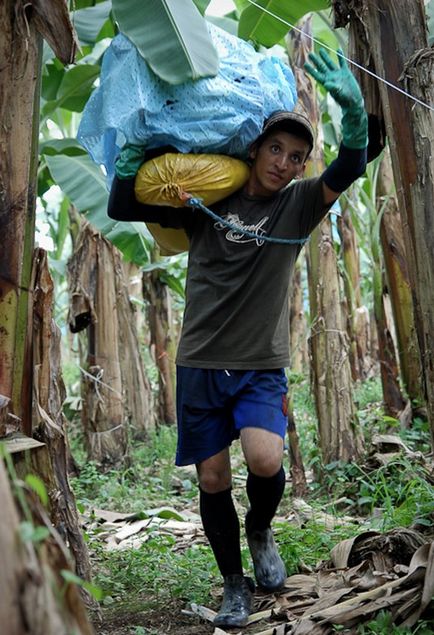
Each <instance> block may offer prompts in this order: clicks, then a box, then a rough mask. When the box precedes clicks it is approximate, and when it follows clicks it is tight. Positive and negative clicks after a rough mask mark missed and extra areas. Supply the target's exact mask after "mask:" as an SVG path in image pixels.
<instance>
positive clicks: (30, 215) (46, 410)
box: [0, 0, 91, 633]
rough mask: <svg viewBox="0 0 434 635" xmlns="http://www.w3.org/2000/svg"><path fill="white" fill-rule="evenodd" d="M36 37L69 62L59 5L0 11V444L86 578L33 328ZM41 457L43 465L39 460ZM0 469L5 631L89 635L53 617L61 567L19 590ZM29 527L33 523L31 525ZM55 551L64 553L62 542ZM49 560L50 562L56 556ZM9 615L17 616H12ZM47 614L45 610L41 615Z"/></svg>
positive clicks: (67, 619) (28, 558)
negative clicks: (34, 479) (40, 496)
mask: <svg viewBox="0 0 434 635" xmlns="http://www.w3.org/2000/svg"><path fill="white" fill-rule="evenodd" d="M42 37H44V38H45V39H46V40H47V41H48V42H49V43H50V46H51V47H52V48H53V50H54V51H56V54H57V56H58V58H59V60H62V62H63V63H70V62H72V60H73V57H74V52H75V45H76V42H75V38H74V31H73V28H72V25H71V22H70V19H69V14H68V10H67V6H66V3H65V2H63V1H62V0H52V1H51V2H47V3H43V4H40V3H26V4H25V3H21V2H19V3H17V2H9V1H6V2H2V3H1V6H0V54H1V59H2V73H1V77H0V93H1V95H2V100H1V103H0V109H1V121H2V126H1V130H0V194H1V195H0V230H1V232H2V236H3V243H2V244H3V250H2V253H1V255H0V395H1V399H0V401H1V403H2V404H3V407H2V412H1V425H0V430H1V433H2V436H6V437H7V438H6V447H7V448H10V447H11V445H10V444H9V441H10V440H11V439H16V436H18V437H19V439H20V444H21V446H18V447H21V448H22V449H26V448H27V449H30V464H31V469H32V470H34V471H36V473H39V476H40V478H41V480H42V481H43V482H45V484H46V486H47V488H49V491H50V495H49V496H50V500H49V502H50V503H51V505H50V513H51V521H52V522H53V523H55V524H57V525H58V526H62V525H63V526H64V525H65V524H66V529H67V532H69V536H68V537H67V536H66V535H65V536H64V537H65V539H68V540H69V544H70V547H71V549H72V551H73V553H74V555H75V556H76V559H77V561H79V560H80V567H81V572H82V573H83V574H84V575H88V572H89V568H88V556H87V550H86V548H85V545H84V541H83V538H82V536H81V533H80V530H79V527H78V514H77V510H76V508H75V501H74V497H73V495H72V493H71V491H70V489H69V484H68V479H67V474H66V465H65V461H63V459H65V456H66V441H65V431H64V422H63V420H62V415H61V407H62V403H61V401H62V400H61V399H60V400H59V399H58V397H59V396H61V392H60V393H58V390H59V386H60V383H59V382H58V381H57V379H58V378H57V377H56V374H57V371H58V363H59V357H58V354H57V352H58V349H57V348H56V333H55V332H54V331H53V332H51V330H50V329H51V326H52V325H51V314H50V313H46V315H44V319H45V321H44V319H42V320H41V322H39V321H38V319H37V318H36V319H35V320H34V317H36V316H37V310H35V308H36V304H37V300H36V295H37V294H36V292H35V291H36V287H37V286H38V285H39V290H40V291H41V292H42V295H43V294H44V291H45V287H46V284H45V283H46V282H47V277H46V274H47V271H46V270H45V271H44V274H43V275H42V276H39V273H40V272H41V270H40V269H39V270H38V269H37V265H38V260H39V261H40V260H41V257H40V254H39V255H36V257H35V255H34V228H35V198H36V167H37V143H38V130H39V89H40V66H41V60H42ZM38 271H39V273H38ZM43 279H44V282H42V280H43ZM42 287H44V289H42ZM40 297H41V296H40ZM33 326H34V327H35V330H34V331H33V328H32V327H33ZM50 342H51V346H50ZM33 347H34V348H33ZM46 426H48V429H47V427H46ZM50 426H51V428H50ZM13 433H15V435H16V436H14V435H13ZM36 434H40V436H41V437H42V438H43V442H41V441H35V440H34V439H33V438H32V436H33V435H36ZM41 440H42V439H41ZM12 445H14V444H12ZM14 456H15V462H16V463H17V466H18V465H21V466H22V467H23V468H24V469H25V465H24V463H25V460H26V459H25V457H24V455H23V452H20V451H17V452H16V453H15V454H14ZM41 458H42V461H39V459H41ZM62 461H63V462H62ZM0 467H1V490H2V500H1V503H2V509H4V510H5V513H6V514H7V516H6V525H5V527H4V530H3V532H2V535H1V536H0V538H1V552H2V553H3V554H5V562H6V564H7V565H8V566H7V567H3V568H2V570H3V571H7V575H8V582H10V588H9V589H8V593H9V599H10V603H9V610H10V611H11V619H12V621H11V622H10V621H9V619H7V616H6V614H5V612H4V609H5V607H6V605H5V604H4V603H2V616H1V617H2V623H3V624H8V625H11V628H10V629H9V632H14V633H15V632H16V633H21V632H23V628H26V630H27V626H28V624H29V623H33V624H34V628H33V632H34V633H36V632H47V633H50V632H53V633H54V632H59V633H63V632H66V631H67V630H68V629H69V628H75V629H76V630H77V632H80V633H81V632H83V633H85V632H86V633H90V632H91V627H90V626H89V625H88V623H87V619H86V618H85V617H84V618H83V619H82V616H81V615H80V614H82V612H83V610H84V609H83V606H82V604H81V600H80V598H79V597H77V598H75V599H72V603H71V605H70V606H69V607H68V608H67V610H65V611H64V612H63V614H62V611H57V610H56V609H55V605H56V599H55V598H54V595H53V594H52V591H50V589H51V582H52V575H55V576H59V577H60V568H61V566H62V564H63V563H62V561H61V558H59V559H58V560H57V562H56V561H55V559H54V560H53V561H52V562H51V563H50V564H49V565H48V562H43V561H42V562H41V563H40V566H38V564H37V562H36V563H35V566H34V571H35V572H36V577H35V579H37V577H38V570H39V572H40V579H41V580H42V581H43V585H42V587H40V588H41V593H40V594H39V593H38V592H36V589H35V587H34V585H32V584H29V585H27V586H25V587H23V584H22V580H23V576H22V573H20V568H21V571H23V570H26V567H30V568H31V567H32V566H33V565H32V564H31V563H32V561H35V554H34V553H33V554H32V553H31V550H30V551H29V553H28V554H27V555H26V548H24V549H22V548H21V547H20V545H19V544H18V542H17V540H16V535H17V518H16V516H15V515H14V510H13V505H12V503H11V498H10V491H8V485H7V479H5V472H4V470H3V466H0ZM47 502H48V497H47ZM62 507H63V509H62ZM28 520H29V522H30V518H29V519H28ZM8 521H10V524H9V523H8ZM48 533H49V532H48ZM12 543H13V547H11V545H12ZM59 546H61V548H62V549H65V546H64V544H63V543H62V541H61V539H60V538H59ZM42 550H44V552H45V556H44V557H46V556H47V551H50V547H49V545H48V544H46V545H43V546H42V547H41V553H42ZM51 553H52V554H54V550H52V552H51ZM14 557H16V561H15V562H14ZM36 561H37V558H36ZM50 569H52V571H50ZM38 596H39V599H38ZM41 597H44V599H46V600H47V601H48V602H50V603H52V605H51V606H50V608H49V609H48V611H47V612H46V614H45V615H41V614H40V613H41V611H39V613H38V615H37V616H36V617H37V620H36V621H35V620H33V617H35V616H34V615H33V616H32V619H30V621H29V620H28V618H26V611H29V610H31V611H32V612H33V611H35V610H37V608H38V606H39V609H40V608H41V602H42V600H41V599H40V598H41ZM26 606H27V609H25V607H26ZM10 607H16V609H17V612H16V614H13V613H14V608H12V610H11V608H10ZM18 607H22V609H23V610H19V609H18ZM46 608H47V607H46V606H45V605H44V607H43V609H42V613H45V611H46ZM50 609H52V611H51V612H50ZM51 613H52V614H51ZM75 618H77V620H78V622H82V628H81V626H80V624H76V621H77V620H76V619H75ZM32 620H33V622H32ZM23 621H24V622H25V623H26V626H25V627H24V626H23V624H22V622H23Z"/></svg>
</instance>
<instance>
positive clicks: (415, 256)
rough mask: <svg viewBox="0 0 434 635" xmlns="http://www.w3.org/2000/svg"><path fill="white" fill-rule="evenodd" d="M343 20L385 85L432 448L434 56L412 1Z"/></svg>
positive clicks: (347, 6) (354, 8)
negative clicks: (410, 4)
mask: <svg viewBox="0 0 434 635" xmlns="http://www.w3.org/2000/svg"><path fill="white" fill-rule="evenodd" d="M403 16H406V19H405V20H404V19H403ZM348 18H350V33H351V36H352V47H351V50H352V51H353V52H354V55H355V56H356V57H357V59H363V60H366V61H367V63H368V64H369V65H370V66H371V68H372V69H373V71H374V72H375V74H376V75H378V76H380V77H383V78H387V81H388V82H389V84H385V83H383V82H379V83H378V91H379V96H380V100H379V102H377V114H378V115H379V116H380V117H384V121H385V125H386V130H387V135H388V138H389V144H390V152H391V158H392V167H393V174H394V180H395V184H396V191H397V197H398V204H399V209H400V213H401V217H402V222H403V227H404V232H403V236H404V242H405V253H406V258H407V262H408V270H409V278H410V282H411V288H412V296H413V305H414V310H415V326H416V332H417V340H418V345H419V351H420V358H421V366H422V384H423V393H424V396H425V400H426V405H427V412H428V418H429V421H430V426H431V433H432V438H433V443H434V347H433V345H432V338H433V335H432V334H433V332H434V295H433V294H434V284H433V271H434V253H433V249H432V245H433V241H434V234H433V231H434V229H433V228H434V223H433V214H434V207H433V200H434V165H433V161H432V156H433V143H434V141H433V140H434V108H433V106H432V104H433V103H434V82H433V79H434V51H433V49H432V47H431V48H429V47H428V32H427V19H426V11H425V4H424V2H423V0H416V1H415V2H414V3H412V8H411V11H408V3H407V2H403V0H400V1H398V2H391V1H389V0H380V2H376V3H375V8H373V7H372V6H371V3H370V2H365V1H363V0H360V2H357V3H349V2H348V3H347V2H339V3H336V22H337V25H338V26H345V25H346V24H347V21H348ZM390 84H393V85H395V86H397V87H398V88H399V89H401V91H406V92H407V93H409V94H410V95H412V96H413V97H414V98H415V99H416V100H417V101H414V100H413V99H411V98H410V97H409V96H407V95H405V94H403V93H402V92H398V91H397V90H394V89H393V87H391V86H390ZM364 85H365V86H367V87H370V90H366V91H365V92H366V93H368V94H371V95H373V94H375V95H378V93H377V92H376V91H377V86H376V85H375V86H373V80H372V78H371V77H370V78H365V79H364ZM372 101H374V100H372Z"/></svg>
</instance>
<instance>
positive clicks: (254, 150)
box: [249, 143, 258, 161]
mask: <svg viewBox="0 0 434 635" xmlns="http://www.w3.org/2000/svg"><path fill="white" fill-rule="evenodd" d="M257 154H258V147H257V145H256V143H252V145H251V146H250V149H249V159H251V160H252V161H254V159H256V155H257Z"/></svg>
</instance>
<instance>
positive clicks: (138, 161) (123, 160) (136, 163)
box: [115, 143, 145, 179]
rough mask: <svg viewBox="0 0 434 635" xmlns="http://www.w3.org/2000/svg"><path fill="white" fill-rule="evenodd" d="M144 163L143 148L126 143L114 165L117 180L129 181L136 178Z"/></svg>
mask: <svg viewBox="0 0 434 635" xmlns="http://www.w3.org/2000/svg"><path fill="white" fill-rule="evenodd" d="M144 162H145V148H144V146H138V145H134V144H133V143H126V144H125V145H124V146H123V148H122V150H121V153H120V155H119V156H118V158H117V159H116V163H115V172H116V176H117V177H118V178H119V179H131V178H132V177H133V176H136V174H137V172H138V170H139V168H140V166H141V165H142V164H143V163H144Z"/></svg>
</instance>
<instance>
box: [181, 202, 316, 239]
mask: <svg viewBox="0 0 434 635" xmlns="http://www.w3.org/2000/svg"><path fill="white" fill-rule="evenodd" d="M187 205H188V206H189V207H194V208H196V209H200V210H202V212H205V214H208V216H210V217H211V218H213V219H214V220H215V221H217V222H218V223H220V224H221V225H223V226H224V227H227V228H228V229H232V230H234V231H236V232H238V233H239V234H242V235H243V236H248V237H249V238H256V239H257V240H262V241H263V242H266V243H278V244H279V245H304V244H306V243H307V241H308V240H309V236H308V237H307V238H274V237H273V236H263V235H262V234H257V233H256V232H251V231H250V230H248V229H243V228H242V227H240V226H239V225H236V224H235V223H231V222H229V221H227V220H226V219H225V218H222V217H221V216H218V214H215V213H214V212H213V211H211V210H210V209H208V207H205V205H204V204H203V203H202V201H201V199H200V198H193V197H192V198H190V199H188V201H187Z"/></svg>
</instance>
